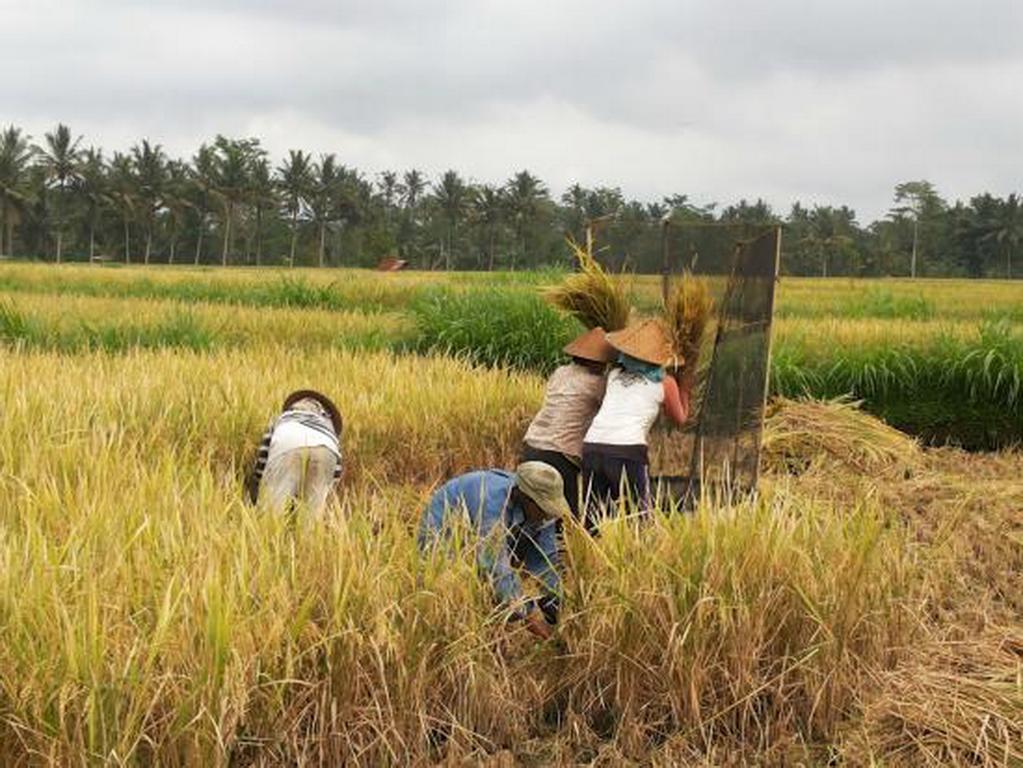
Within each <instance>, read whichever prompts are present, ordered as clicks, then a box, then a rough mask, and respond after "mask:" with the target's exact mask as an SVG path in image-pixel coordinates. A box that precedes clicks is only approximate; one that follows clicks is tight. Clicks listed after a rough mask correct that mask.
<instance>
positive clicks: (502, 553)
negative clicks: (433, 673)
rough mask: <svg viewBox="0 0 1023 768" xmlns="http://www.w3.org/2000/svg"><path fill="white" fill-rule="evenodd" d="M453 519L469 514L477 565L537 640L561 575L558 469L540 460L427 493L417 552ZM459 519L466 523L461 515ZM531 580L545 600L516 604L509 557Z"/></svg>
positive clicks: (564, 510) (562, 513) (552, 613)
mask: <svg viewBox="0 0 1023 768" xmlns="http://www.w3.org/2000/svg"><path fill="white" fill-rule="evenodd" d="M455 515H467V516H468V521H469V523H470V524H471V525H472V527H473V528H474V529H475V531H476V533H477V534H478V535H479V541H478V543H477V545H476V564H477V567H478V569H479V572H480V574H481V575H482V576H484V577H485V578H487V579H488V580H489V582H490V584H491V585H492V586H493V589H494V594H495V597H496V598H497V600H498V602H499V603H500V604H501V605H502V606H505V607H507V608H510V609H511V610H512V613H513V616H514V617H515V618H518V619H522V620H524V621H525V622H526V626H527V628H528V629H529V630H530V631H531V632H533V633H534V634H536V635H539V636H540V637H544V638H546V637H549V636H550V635H551V627H550V625H551V624H553V623H554V622H555V621H557V615H558V609H559V607H560V597H561V576H560V574H559V573H558V568H559V565H560V562H559V556H558V544H557V533H556V526H555V523H556V521H557V520H558V518H563V517H567V516H568V515H569V508H568V502H567V501H566V500H565V491H564V485H563V482H562V479H561V475H560V474H559V473H558V471H557V470H556V469H555V468H554V467H552V466H550V465H549V464H545V463H543V462H540V461H526V462H523V463H522V464H520V465H519V466H518V467H517V468H516V470H515V472H514V473H511V472H506V471H504V470H500V469H489V470H480V471H476V472H469V473H468V474H465V475H461V476H459V477H455V478H453V479H451V480H449V481H448V482H447V483H445V484H444V485H443V486H441V487H440V489H438V490H437V492H436V493H435V494H434V495H433V498H432V499H431V500H430V503H429V505H428V506H427V508H426V510H425V511H424V512H423V517H422V520H421V521H420V524H419V537H418V542H419V547H420V549H422V550H426V549H428V548H429V547H430V546H432V545H433V544H434V543H436V542H437V541H438V540H440V539H443V538H444V534H445V529H446V528H447V527H448V526H449V525H450V524H451V522H452V520H454V519H457V518H455V517H454V516H455ZM462 519H465V518H464V517H463V518H462ZM513 555H514V557H515V558H516V560H517V561H518V562H521V563H522V565H523V567H524V568H525V569H526V571H528V572H529V573H530V574H532V575H533V576H534V577H536V578H537V579H538V580H539V581H540V584H541V586H542V588H543V592H544V596H543V597H542V598H541V599H540V600H538V601H535V602H532V601H524V600H523V599H522V583H521V582H520V581H519V577H518V574H517V573H516V572H515V569H514V568H513V567H512V556H513ZM537 609H538V610H537Z"/></svg>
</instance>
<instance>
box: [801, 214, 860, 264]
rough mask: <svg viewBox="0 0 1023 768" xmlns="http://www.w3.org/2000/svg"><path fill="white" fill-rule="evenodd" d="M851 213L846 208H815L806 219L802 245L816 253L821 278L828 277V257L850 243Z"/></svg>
mask: <svg viewBox="0 0 1023 768" xmlns="http://www.w3.org/2000/svg"><path fill="white" fill-rule="evenodd" d="M852 223H853V213H852V211H851V210H849V209H848V208H845V207H843V208H839V209H837V210H836V209H835V208H832V207H831V206H830V205H828V206H823V205H818V206H816V207H815V208H814V209H813V211H811V212H810V215H809V218H808V225H809V226H808V230H807V233H806V234H805V235H804V236H803V243H804V244H805V245H806V246H807V247H808V248H809V249H810V250H813V251H816V252H817V254H818V257H819V258H820V262H821V277H827V276H828V256H829V255H830V254H832V253H834V252H835V251H836V250H838V249H839V248H842V247H843V246H846V245H848V244H850V243H851V242H852V238H851V237H850V236H849V234H848V233H849V231H850V228H851V224H852Z"/></svg>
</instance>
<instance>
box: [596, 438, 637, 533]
mask: <svg viewBox="0 0 1023 768" xmlns="http://www.w3.org/2000/svg"><path fill="white" fill-rule="evenodd" d="M583 488H585V489H586V527H587V528H588V529H590V530H591V531H592V530H593V529H594V528H595V527H596V524H597V523H598V522H600V520H601V519H603V518H604V517H605V516H607V515H613V514H615V513H616V507H617V505H618V502H619V501H620V500H621V499H622V497H623V494H624V495H625V497H626V498H628V499H629V501H631V502H632V503H633V504H635V505H636V507H637V508H638V510H639V511H641V512H645V511H646V510H648V509H649V508H650V505H651V498H650V471H649V462H648V461H647V460H646V458H642V459H641V458H638V457H637V458H625V457H623V456H619V455H616V454H614V453H609V452H607V451H603V450H600V449H599V448H598V449H592V450H591V449H590V448H589V447H588V446H587V447H585V448H583Z"/></svg>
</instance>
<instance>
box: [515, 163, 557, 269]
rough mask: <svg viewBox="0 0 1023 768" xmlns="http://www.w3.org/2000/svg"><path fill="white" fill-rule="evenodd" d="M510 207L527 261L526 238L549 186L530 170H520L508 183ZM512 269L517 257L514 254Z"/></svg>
mask: <svg viewBox="0 0 1023 768" xmlns="http://www.w3.org/2000/svg"><path fill="white" fill-rule="evenodd" d="M506 189H507V193H508V208H509V210H510V211H511V213H512V217H513V218H514V220H515V236H516V240H517V242H518V244H519V247H520V253H521V255H522V260H523V263H525V261H526V252H527V251H526V246H527V243H526V238H527V236H528V233H529V230H530V228H531V226H532V225H533V223H534V221H535V219H536V217H537V214H538V213H539V211H540V204H541V202H542V201H543V200H544V199H545V198H546V197H547V188H546V187H545V186H544V185H543V183H542V182H541V181H540V179H538V178H537V177H536V176H533V175H532V174H531V173H530V172H529V171H519V172H518V173H517V174H515V175H514V176H513V177H512V178H511V179H510V180H509V181H508V183H507V184H506ZM511 269H512V271H514V270H515V257H514V255H513V256H512V263H511Z"/></svg>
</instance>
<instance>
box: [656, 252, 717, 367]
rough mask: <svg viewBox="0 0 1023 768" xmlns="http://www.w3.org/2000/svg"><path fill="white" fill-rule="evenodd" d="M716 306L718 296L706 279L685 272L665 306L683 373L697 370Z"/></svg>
mask: <svg viewBox="0 0 1023 768" xmlns="http://www.w3.org/2000/svg"><path fill="white" fill-rule="evenodd" d="M713 309H714V300H713V299H712V298H711V295H710V289H709V287H708V286H707V281H706V279H704V278H702V277H696V276H694V275H693V274H692V273H691V272H688V271H687V272H685V273H684V274H683V275H682V279H681V281H680V282H679V284H678V288H677V290H676V291H675V293H674V295H673V296H672V297H670V298H669V299H668V304H667V306H665V307H664V323H665V327H666V328H667V330H668V335H669V336H670V337H671V344H672V348H673V349H674V351H675V355H676V356H677V357H678V362H679V368H680V373H681V374H682V375H683V376H686V377H691V376H693V375H695V373H696V365H697V363H698V362H699V358H700V344H701V343H702V341H703V333H704V331H705V330H706V328H707V323H708V322H709V321H710V315H711V312H712V311H713Z"/></svg>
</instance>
